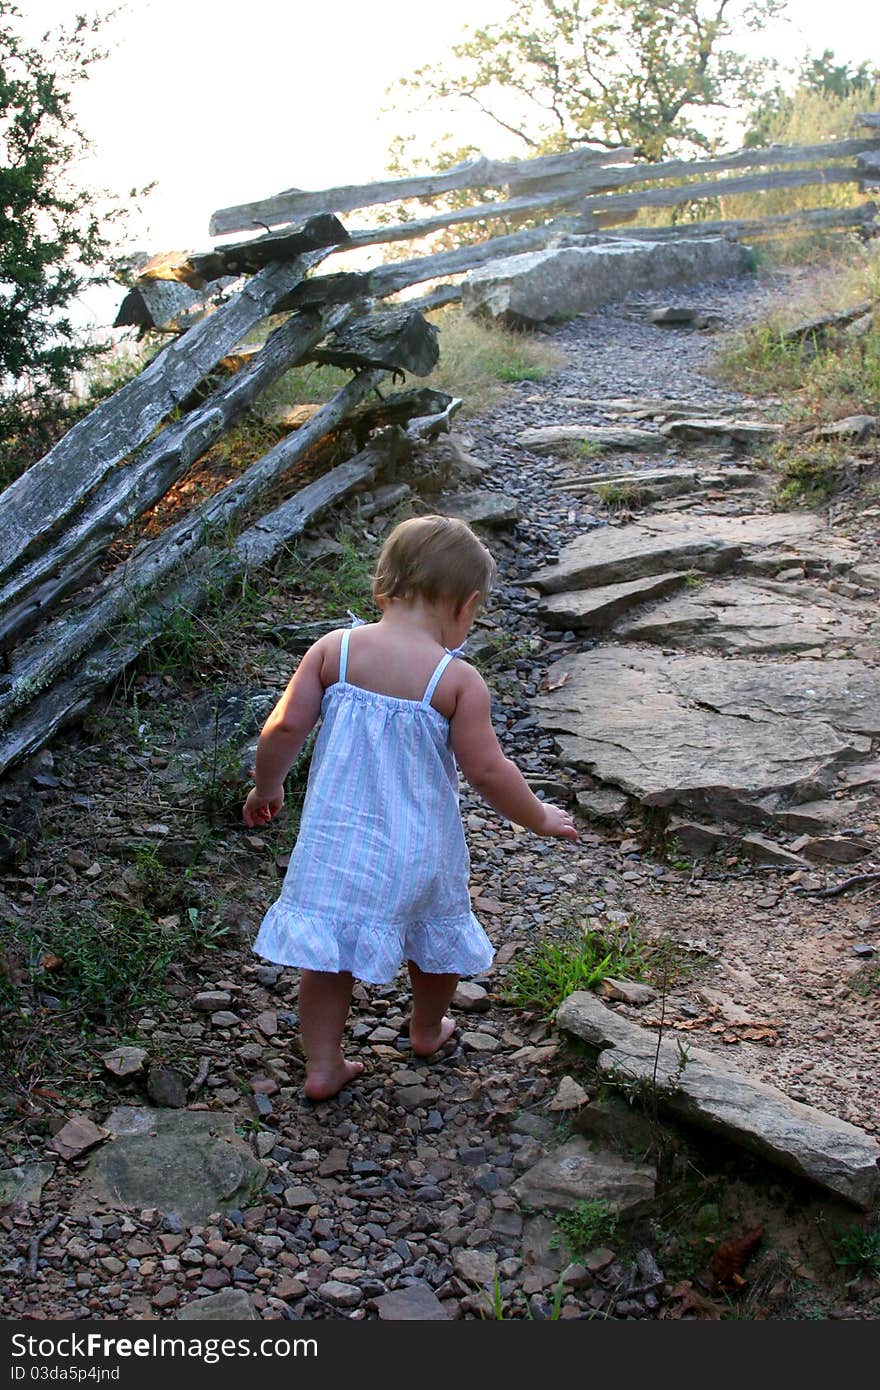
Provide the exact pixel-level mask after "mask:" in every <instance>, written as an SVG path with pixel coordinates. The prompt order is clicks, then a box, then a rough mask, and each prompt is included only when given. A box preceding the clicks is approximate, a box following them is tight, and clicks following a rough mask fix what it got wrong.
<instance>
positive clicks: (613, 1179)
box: [511, 1005, 657, 1212]
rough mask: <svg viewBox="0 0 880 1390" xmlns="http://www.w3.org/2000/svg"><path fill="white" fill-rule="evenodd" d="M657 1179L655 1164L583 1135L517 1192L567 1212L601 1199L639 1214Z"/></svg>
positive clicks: (537, 1168)
mask: <svg viewBox="0 0 880 1390" xmlns="http://www.w3.org/2000/svg"><path fill="white" fill-rule="evenodd" d="M599 1007H602V1006H601V1005H600V1006H599ZM656 1180H657V1170H656V1168H654V1167H653V1165H650V1164H646V1163H635V1162H633V1161H632V1160H631V1159H628V1158H624V1157H623V1156H622V1155H620V1154H616V1153H613V1152H612V1151H611V1150H610V1149H605V1148H602V1147H601V1146H600V1145H598V1144H596V1145H593V1144H591V1143H590V1142H589V1141H588V1140H586V1139H583V1138H580V1137H577V1138H575V1139H569V1140H568V1142H567V1143H566V1144H563V1145H562V1146H561V1147H560V1148H558V1149H555V1150H554V1151H553V1152H552V1153H549V1154H545V1156H544V1157H543V1158H540V1159H539V1160H538V1162H537V1163H536V1164H535V1165H534V1167H532V1168H529V1169H527V1171H526V1172H525V1173H523V1174H522V1176H521V1177H520V1178H518V1179H517V1181H516V1182H515V1183H514V1184H513V1187H512V1188H511V1191H512V1192H513V1195H514V1196H515V1197H517V1198H518V1200H519V1201H521V1202H524V1203H526V1204H527V1205H528V1206H531V1207H536V1208H543V1207H547V1208H550V1209H551V1210H554V1211H564V1210H566V1209H567V1208H569V1207H571V1206H574V1204H575V1203H576V1202H580V1201H586V1200H587V1199H589V1200H591V1201H595V1200H597V1199H601V1200H602V1201H606V1202H608V1203H609V1205H610V1206H613V1207H614V1208H615V1209H616V1210H617V1211H625V1212H635V1211H636V1210H640V1209H642V1208H643V1207H644V1206H646V1205H647V1204H649V1203H650V1202H652V1201H653V1199H654V1188H655V1183H656Z"/></svg>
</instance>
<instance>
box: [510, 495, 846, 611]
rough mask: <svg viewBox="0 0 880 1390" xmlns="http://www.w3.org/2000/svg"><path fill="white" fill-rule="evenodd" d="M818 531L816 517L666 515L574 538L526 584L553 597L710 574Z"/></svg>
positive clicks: (672, 513)
mask: <svg viewBox="0 0 880 1390" xmlns="http://www.w3.org/2000/svg"><path fill="white" fill-rule="evenodd" d="M821 529H822V523H821V521H820V519H819V518H818V517H814V516H812V515H807V514H806V513H799V512H798V513H794V512H791V513H768V514H766V515H764V514H761V515H758V516H749V517H738V516H697V515H695V514H692V513H689V512H667V513H666V515H665V516H655V517H649V518H645V519H644V520H642V521H637V522H632V523H630V524H629V525H628V526H603V527H601V528H596V529H594V530H592V531H588V532H587V533H586V534H585V535H583V536H578V537H577V538H576V539H575V540H573V541H571V542H570V543H569V544H568V545H565V546H563V547H562V549H561V550H560V552H559V560H558V562H557V563H556V564H555V565H548V566H547V567H546V568H544V569H541V570H538V571H537V573H536V574H534V575H532V578H531V580H530V583H531V584H534V586H535V587H536V588H538V589H540V590H541V591H542V592H543V593H548V594H556V593H561V592H564V591H569V590H572V589H590V588H596V587H597V586H598V585H600V584H616V583H629V582H630V581H631V580H633V579H637V578H639V577H641V576H644V575H651V574H665V573H668V572H670V571H675V570H700V571H705V572H707V573H711V572H714V571H717V570H723V569H729V567H730V566H731V565H732V564H733V562H734V560H736V559H737V557H738V556H739V555H741V554H742V553H743V551H744V550H746V549H748V548H751V547H757V548H765V549H766V548H767V547H768V546H771V545H785V544H787V545H790V544H791V543H792V542H799V541H802V540H806V539H809V538H810V537H812V536H815V535H817V534H818V533H819V532H820V531H821Z"/></svg>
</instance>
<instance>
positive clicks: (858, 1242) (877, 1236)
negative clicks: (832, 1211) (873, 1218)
mask: <svg viewBox="0 0 880 1390" xmlns="http://www.w3.org/2000/svg"><path fill="white" fill-rule="evenodd" d="M834 1245H835V1250H836V1254H835V1260H834V1263H835V1264H836V1265H838V1267H839V1268H841V1269H845V1270H846V1271H847V1272H848V1273H850V1274H852V1275H853V1276H854V1277H856V1278H858V1277H859V1276H862V1275H865V1276H867V1277H868V1278H873V1277H874V1276H875V1275H880V1231H876V1230H874V1231H872V1230H866V1229H865V1227H863V1226H837V1227H835V1229H834Z"/></svg>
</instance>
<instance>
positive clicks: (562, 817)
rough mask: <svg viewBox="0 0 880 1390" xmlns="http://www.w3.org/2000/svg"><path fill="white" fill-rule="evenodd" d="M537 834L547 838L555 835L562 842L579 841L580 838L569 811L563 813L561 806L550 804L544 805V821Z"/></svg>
mask: <svg viewBox="0 0 880 1390" xmlns="http://www.w3.org/2000/svg"><path fill="white" fill-rule="evenodd" d="M535 833H536V834H537V835H545V836H546V835H554V836H556V838H557V839H560V840H577V839H579V838H580V837H579V835H578V833H577V830H576V829H575V824H574V821H573V820H572V818H571V816H570V815H569V813H568V811H563V810H561V809H560V807H559V806H551V805H549V804H548V803H544V820H543V823H542V825H541V826H540V828H539V829H537V830H536V831H535Z"/></svg>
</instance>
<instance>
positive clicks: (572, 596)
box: [538, 571, 688, 632]
mask: <svg viewBox="0 0 880 1390" xmlns="http://www.w3.org/2000/svg"><path fill="white" fill-rule="evenodd" d="M687 577H688V575H687V572H686V571H677V572H675V571H674V572H673V573H672V574H657V575H649V576H648V577H647V578H645V579H633V580H631V581H630V582H629V583H628V584H608V585H603V586H602V587H601V588H598V589H577V590H575V591H574V592H573V593H566V594H551V595H550V596H549V597H548V598H546V599H544V600H543V601H542V602H541V603H540V604H539V606H538V611H539V612H540V613H541V614H542V616H543V617H544V618H546V620H547V622H548V623H549V624H550V625H551V627H558V628H562V629H563V630H567V629H572V630H574V631H578V630H581V629H583V630H586V631H592V632H597V631H600V630H601V629H602V628H606V627H610V626H611V625H612V624H613V623H614V622H616V620H617V619H618V618H620V617H622V616H623V614H624V613H626V612H628V611H629V609H630V608H634V607H636V606H637V605H638V604H640V603H647V602H649V601H650V600H651V599H656V598H662V597H664V596H665V595H666V594H669V593H671V592H672V591H673V589H676V588H678V587H679V586H680V585H682V584H684V583H685V581H686V579H687Z"/></svg>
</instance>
